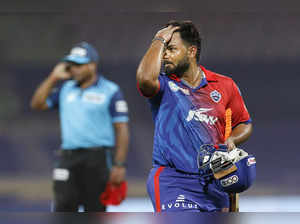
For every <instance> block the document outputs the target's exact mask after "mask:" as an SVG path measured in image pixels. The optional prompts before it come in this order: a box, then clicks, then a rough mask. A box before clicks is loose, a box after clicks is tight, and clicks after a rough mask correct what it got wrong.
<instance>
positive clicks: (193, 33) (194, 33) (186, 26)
mask: <svg viewBox="0 0 300 224" xmlns="http://www.w3.org/2000/svg"><path fill="white" fill-rule="evenodd" d="M170 25H171V26H178V27H179V29H178V30H176V31H175V32H179V33H180V37H181V38H182V39H183V40H184V41H185V42H186V43H187V44H189V45H195V46H196V47H197V53H196V61H197V64H199V63H200V52H201V40H202V38H201V36H200V32H199V31H198V29H197V27H196V26H195V25H194V24H193V23H192V21H189V20H185V21H181V22H179V21H176V20H172V21H170V22H168V23H167V24H166V27H167V26H170Z"/></svg>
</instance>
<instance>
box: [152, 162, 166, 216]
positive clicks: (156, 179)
mask: <svg viewBox="0 0 300 224" xmlns="http://www.w3.org/2000/svg"><path fill="white" fill-rule="evenodd" d="M164 168H165V167H163V166H161V167H159V168H158V169H157V171H156V173H155V176H154V193H155V207H156V212H161V207H160V192H159V175H160V173H161V172H162V171H163V169H164Z"/></svg>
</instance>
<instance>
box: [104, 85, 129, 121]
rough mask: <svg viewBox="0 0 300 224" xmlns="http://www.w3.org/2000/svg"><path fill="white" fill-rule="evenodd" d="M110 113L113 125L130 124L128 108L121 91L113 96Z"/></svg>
mask: <svg viewBox="0 0 300 224" xmlns="http://www.w3.org/2000/svg"><path fill="white" fill-rule="evenodd" d="M109 112H110V115H111V117H112V121H113V123H117V122H128V120H129V118H128V106H127V102H126V101H125V99H124V96H123V93H122V91H121V90H120V89H118V90H117V92H116V93H115V94H114V95H113V96H112V98H111V101H110V105H109Z"/></svg>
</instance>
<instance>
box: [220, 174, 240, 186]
mask: <svg viewBox="0 0 300 224" xmlns="http://www.w3.org/2000/svg"><path fill="white" fill-rule="evenodd" d="M238 181H239V178H238V176H237V175H233V176H230V177H228V178H226V179H224V180H221V185H222V186H223V187H228V186H230V185H232V184H235V183H237V182H238Z"/></svg>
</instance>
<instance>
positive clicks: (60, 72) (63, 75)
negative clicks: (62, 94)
mask: <svg viewBox="0 0 300 224" xmlns="http://www.w3.org/2000/svg"><path fill="white" fill-rule="evenodd" d="M65 68H66V63H59V64H58V65H56V66H55V68H54V69H53V71H52V72H51V73H50V75H49V76H48V77H47V78H46V79H45V80H44V81H43V82H42V83H41V84H40V85H39V86H38V88H37V89H36V91H35V92H34V94H33V96H32V98H31V104H30V105H31V108H32V109H36V110H46V109H48V105H47V103H46V99H47V97H48V96H49V95H50V93H51V91H52V89H53V88H54V87H55V85H56V84H57V82H58V81H60V80H65V79H68V78H70V74H69V73H67V72H66V70H65Z"/></svg>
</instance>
